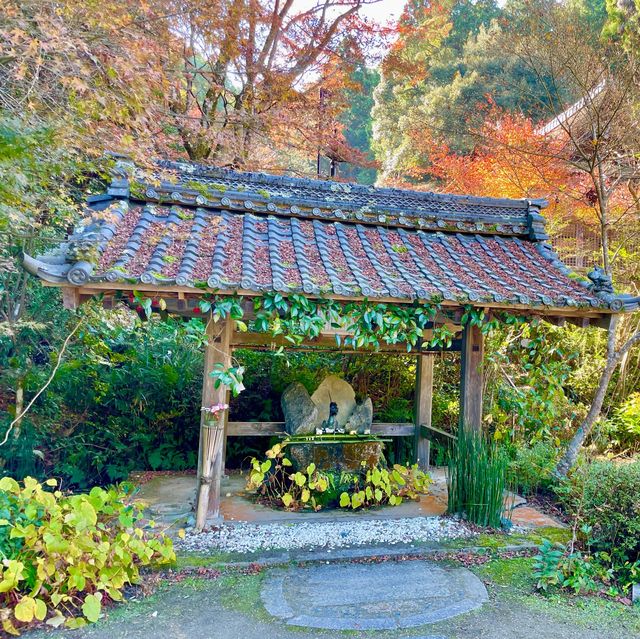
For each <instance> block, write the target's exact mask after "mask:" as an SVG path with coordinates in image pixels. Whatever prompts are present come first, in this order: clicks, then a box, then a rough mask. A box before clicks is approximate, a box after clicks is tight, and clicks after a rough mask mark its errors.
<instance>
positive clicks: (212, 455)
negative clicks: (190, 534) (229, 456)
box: [196, 319, 231, 530]
mask: <svg viewBox="0 0 640 639" xmlns="http://www.w3.org/2000/svg"><path fill="white" fill-rule="evenodd" d="M206 334H207V346H206V350H205V357H204V376H203V380H202V405H203V406H211V405H213V404H219V403H220V404H222V403H224V402H225V400H226V396H227V388H226V386H224V385H220V386H219V387H218V388H215V385H214V381H215V380H214V379H213V378H212V377H211V375H210V373H211V371H213V370H214V368H215V366H216V364H219V363H220V364H222V365H223V366H224V367H225V368H228V367H229V366H230V364H231V351H230V349H229V340H230V337H231V323H230V322H229V321H228V320H223V321H220V322H217V323H216V322H214V321H213V319H211V320H210V321H209V322H208V323H207V327H206ZM227 414H228V411H224V413H223V415H224V416H223V418H222V419H221V421H220V422H219V424H218V430H216V429H214V428H212V427H211V426H210V425H208V424H207V420H206V418H207V417H208V415H207V413H206V412H205V411H203V412H202V416H201V418H200V446H199V451H198V473H197V478H198V491H197V494H198V503H197V505H196V529H198V530H202V529H203V528H204V526H205V525H206V523H207V519H208V518H209V517H218V515H219V512H220V476H221V474H222V450H223V441H224V431H225V420H226V415H227Z"/></svg>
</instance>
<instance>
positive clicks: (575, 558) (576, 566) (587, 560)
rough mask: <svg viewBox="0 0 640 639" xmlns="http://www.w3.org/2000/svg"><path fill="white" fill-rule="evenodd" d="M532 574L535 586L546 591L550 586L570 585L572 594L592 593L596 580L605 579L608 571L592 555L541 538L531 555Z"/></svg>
mask: <svg viewBox="0 0 640 639" xmlns="http://www.w3.org/2000/svg"><path fill="white" fill-rule="evenodd" d="M534 560H535V563H534V565H533V568H534V576H535V577H536V579H537V580H538V583H537V588H538V589H539V590H544V591H547V590H549V588H550V587H553V586H556V587H559V588H570V589H571V590H573V591H574V592H575V593H576V594H579V593H581V592H595V591H597V590H598V589H599V587H600V586H599V584H600V582H605V583H606V582H607V581H608V580H609V574H608V571H607V569H606V568H604V567H603V566H602V565H601V564H600V563H599V562H598V561H597V560H596V559H595V558H594V557H592V556H591V555H589V554H583V553H581V552H579V551H576V552H569V551H567V550H566V548H565V547H564V546H562V545H561V544H557V543H556V544H554V543H552V542H550V541H549V540H548V539H545V540H544V541H543V542H542V544H541V545H540V546H539V547H538V554H537V555H536V556H535V558H534Z"/></svg>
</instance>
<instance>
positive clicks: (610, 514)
mask: <svg viewBox="0 0 640 639" xmlns="http://www.w3.org/2000/svg"><path fill="white" fill-rule="evenodd" d="M556 490H557V492H558V495H559V496H560V499H561V500H562V503H563V504H564V506H565V508H566V509H567V511H568V512H569V513H570V514H571V515H572V516H573V517H574V518H575V519H576V521H577V523H578V526H577V528H578V529H582V530H588V538H587V536H586V534H585V533H583V534H582V538H581V541H582V542H583V543H587V542H588V543H589V544H590V545H591V546H592V547H593V548H594V550H596V551H603V552H606V553H608V554H609V555H610V556H611V557H612V562H613V563H616V564H624V562H625V561H630V562H635V561H636V560H638V559H640V461H635V462H632V463H615V462H610V461H595V462H591V463H585V464H582V465H580V466H579V467H578V468H577V469H576V470H575V471H574V472H573V473H572V474H571V476H570V478H569V479H568V480H567V481H565V482H563V484H562V485H560V486H559V487H558V488H557V489H556Z"/></svg>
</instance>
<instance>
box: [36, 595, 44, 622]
mask: <svg viewBox="0 0 640 639" xmlns="http://www.w3.org/2000/svg"><path fill="white" fill-rule="evenodd" d="M46 616H47V604H46V603H45V602H44V601H42V599H36V614H35V617H36V619H37V620H38V621H44V618H45V617H46Z"/></svg>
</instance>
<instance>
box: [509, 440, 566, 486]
mask: <svg viewBox="0 0 640 639" xmlns="http://www.w3.org/2000/svg"><path fill="white" fill-rule="evenodd" d="M557 460H558V449H557V448H556V447H555V446H553V445H552V444H550V443H547V442H537V443H536V444H533V445H532V446H521V447H517V448H516V449H515V451H514V456H513V459H512V460H511V461H510V462H509V470H508V473H507V478H508V483H509V485H510V486H513V488H514V490H517V491H518V492H519V493H521V494H523V495H531V494H533V493H536V492H538V490H540V489H541V488H545V489H546V488H549V487H550V486H551V484H552V483H553V480H552V475H551V473H552V472H553V469H554V468H555V466H556V462H557Z"/></svg>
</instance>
